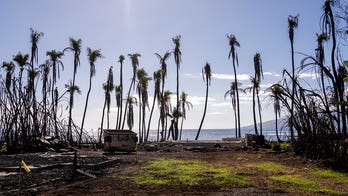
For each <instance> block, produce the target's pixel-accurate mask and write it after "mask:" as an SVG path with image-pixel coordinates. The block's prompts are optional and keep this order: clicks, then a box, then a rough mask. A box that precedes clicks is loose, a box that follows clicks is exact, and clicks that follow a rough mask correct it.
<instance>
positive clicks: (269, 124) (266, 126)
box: [241, 118, 287, 132]
mask: <svg viewBox="0 0 348 196" xmlns="http://www.w3.org/2000/svg"><path fill="white" fill-rule="evenodd" d="M286 121H287V119H286V118H281V119H278V130H279V131H280V130H281V128H282V127H283V126H284V124H285V123H286ZM257 125H258V128H259V126H260V125H259V123H258V124H257ZM241 130H242V131H245V132H249V131H252V132H253V131H254V125H253V124H252V125H249V126H245V127H241ZM262 130H263V131H270V130H271V131H275V120H269V121H265V122H262Z"/></svg>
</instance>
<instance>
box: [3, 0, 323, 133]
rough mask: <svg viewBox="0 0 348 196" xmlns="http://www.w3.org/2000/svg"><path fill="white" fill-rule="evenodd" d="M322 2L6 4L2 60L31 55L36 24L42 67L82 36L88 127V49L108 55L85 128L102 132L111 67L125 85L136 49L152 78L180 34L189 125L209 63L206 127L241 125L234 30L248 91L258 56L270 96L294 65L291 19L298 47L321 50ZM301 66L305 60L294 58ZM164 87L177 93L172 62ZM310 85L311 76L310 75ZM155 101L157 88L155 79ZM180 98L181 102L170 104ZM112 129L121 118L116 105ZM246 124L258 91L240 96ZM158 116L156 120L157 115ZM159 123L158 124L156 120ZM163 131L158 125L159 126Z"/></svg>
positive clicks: (22, 0) (41, 0) (77, 113)
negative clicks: (121, 60) (229, 94)
mask: <svg viewBox="0 0 348 196" xmlns="http://www.w3.org/2000/svg"><path fill="white" fill-rule="evenodd" d="M323 3H324V1H323V0H306V1H302V0H282V1H279V0H262V1H261V0H218V1H213V0H189V1H188V0H170V1H169V0H146V1H141V0H100V1H95V0H59V1H58V0H50V1H47V0H32V1H26V0H2V1H1V2H0V25H1V36H0V61H9V60H11V59H12V56H13V55H15V54H17V53H18V52H19V51H21V52H22V53H30V42H29V35H30V30H29V28H31V27H32V28H34V29H35V30H38V31H41V32H43V33H44V34H45V35H44V37H43V38H42V39H41V40H40V42H39V63H43V62H44V60H45V59H46V56H45V52H46V51H48V50H52V49H56V50H63V49H64V48H65V47H67V46H68V44H69V42H68V39H69V37H73V38H76V39H78V38H81V39H82V46H83V51H82V54H81V57H80V58H81V66H80V67H79V69H78V71H77V72H78V73H77V79H76V83H77V85H79V86H80V87H81V90H82V94H81V95H78V96H76V103H75V108H74V111H73V119H74V121H76V122H77V124H80V121H81V118H82V112H83V106H84V102H85V96H86V92H87V88H88V76H89V65H88V61H87V56H86V48H87V47H91V48H92V49H101V52H102V54H103V56H104V58H103V59H100V60H98V61H97V62H96V72H97V74H96V76H95V77H94V78H93V86H92V95H91V99H90V103H89V105H90V106H89V108H88V111H87V119H86V121H87V122H86V125H85V127H86V129H87V130H91V129H93V130H96V129H97V128H98V127H100V121H101V113H102V106H103V100H104V94H103V91H102V88H101V86H102V83H104V82H105V80H106V75H107V72H108V68H109V67H110V66H113V67H114V69H113V70H114V76H115V81H114V82H115V83H116V84H118V82H119V77H118V75H119V65H118V63H117V59H118V56H119V55H121V54H123V55H127V54H129V53H135V52H138V53H140V54H141V57H140V59H139V60H140V67H143V68H145V70H146V71H147V72H148V73H149V75H152V73H153V72H154V71H155V70H157V69H158V68H159V66H160V65H159V61H158V59H157V58H156V56H155V55H154V53H156V52H157V53H159V54H164V53H165V52H166V51H171V50H173V48H174V44H173V43H172V41H171V38H172V37H174V36H176V35H181V37H182V39H181V50H182V65H181V70H180V74H181V75H180V84H181V87H180V91H182V90H184V91H185V92H186V93H188V95H189V101H191V102H192V103H193V104H194V107H193V109H191V110H190V111H189V112H188V120H187V121H186V122H185V124H184V128H198V126H199V122H200V119H201V116H202V112H203V105H204V96H205V84H204V83H203V81H202V78H201V76H200V73H201V69H202V67H203V66H204V64H205V63H206V62H209V63H210V64H211V67H212V71H213V73H214V77H213V79H212V84H211V90H210V95H209V105H208V111H207V116H206V120H205V123H204V125H203V128H232V127H234V122H233V113H232V109H231V106H230V105H231V104H230V100H229V99H227V100H224V94H225V92H226V91H227V90H228V89H229V85H230V82H231V80H232V73H233V72H232V62H231V61H230V60H228V58H227V57H228V52H229V45H228V39H227V37H226V34H234V35H235V36H236V37H237V39H238V41H239V42H240V44H241V47H240V48H238V49H237V52H238V56H239V64H240V67H239V68H238V70H237V72H238V74H240V75H239V76H238V78H239V79H240V81H241V82H242V83H243V87H247V86H249V83H250V82H249V79H248V75H253V72H254V71H253V55H254V54H255V53H256V52H259V53H261V58H262V60H263V69H264V72H265V79H264V81H262V87H263V88H262V90H264V88H265V87H266V86H269V85H271V84H272V83H275V82H277V81H279V80H280V79H281V77H280V74H281V71H282V70H283V69H284V68H288V69H289V68H290V64H291V57H290V44H289V38H288V27H287V17H288V15H297V14H299V28H298V29H297V30H296V31H295V50H296V51H298V52H302V53H306V54H314V49H315V47H316V42H315V40H316V36H315V33H319V32H320V28H319V21H320V16H321V14H322V9H321V8H322V5H323ZM295 58H296V59H295V60H296V64H299V62H300V61H301V59H302V58H303V56H301V55H299V54H297V55H296V56H295ZM63 62H64V66H65V70H64V72H63V73H64V74H63V75H62V77H61V78H60V80H59V81H58V83H59V85H60V91H61V92H63V91H64V84H67V83H68V81H69V80H70V79H71V78H72V67H73V66H72V63H73V56H72V54H71V53H70V54H66V55H65V56H64V58H63ZM168 72H169V75H168V78H167V83H166V89H169V90H172V91H175V89H176V86H175V85H176V80H175V78H176V72H175V63H174V59H173V58H170V59H169V61H168ZM124 78H125V83H126V84H125V85H126V86H128V84H129V81H130V78H131V63H130V61H129V59H128V58H126V61H125V71H124ZM307 79H308V80H312V78H311V77H308V78H307ZM149 87H150V92H149V94H150V95H151V97H150V100H152V93H153V91H152V87H153V83H150V85H149ZM172 99H173V101H175V97H173V98H172ZM266 102H267V101H266V100H265V104H263V111H262V112H263V115H264V120H271V119H273V118H274V117H273V116H274V115H273V108H272V107H271V106H268V104H266ZM112 106H113V109H112V112H111V114H110V116H111V118H112V121H111V123H112V125H113V122H114V119H115V116H116V113H115V111H116V110H115V101H113V102H112ZM241 110H242V112H241V115H242V117H241V120H242V122H241V124H242V126H247V125H250V124H252V123H253V121H252V105H251V95H242V97H241ZM155 119H157V117H155ZM154 124H155V123H154ZM153 127H155V126H153Z"/></svg>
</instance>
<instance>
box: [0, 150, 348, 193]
mask: <svg viewBox="0 0 348 196" xmlns="http://www.w3.org/2000/svg"><path fill="white" fill-rule="evenodd" d="M159 158H171V159H172V158H174V159H183V160H185V159H190V160H195V159H196V160H202V161H206V162H207V163H212V164H219V165H226V166H229V167H232V168H233V167H236V168H237V167H238V168H241V166H248V165H250V164H257V163H260V162H275V163H279V164H282V165H284V166H286V167H287V168H296V169H298V170H302V169H306V168H312V167H319V168H320V167H323V166H324V165H323V164H322V163H321V162H318V161H311V160H308V159H305V158H302V157H299V156H295V155H293V154H292V153H275V152H272V151H271V150H264V149H262V150H258V151H253V150H250V149H249V150H245V149H244V150H242V149H240V150H232V151H219V152H188V151H184V152H136V153H133V154H112V155H106V154H103V152H101V151H89V150H88V151H86V150H80V151H78V152H77V163H78V166H77V168H79V169H80V171H83V173H85V174H81V173H76V174H75V175H74V173H73V172H72V171H73V169H72V168H73V160H74V153H73V152H66V153H53V152H46V153H31V154H17V155H0V160H1V161H0V195H14V194H17V195H293V194H294V193H292V192H286V191H285V192H284V191H279V189H277V188H275V187H277V185H275V184H271V185H270V184H269V183H267V182H266V177H265V175H266V174H265V172H263V171H256V172H255V171H251V170H254V169H253V168H251V167H244V169H246V170H250V171H246V173H247V174H248V176H247V177H248V178H249V179H250V181H251V182H252V184H251V185H250V186H248V187H235V188H231V189H228V190H221V189H217V188H215V187H211V186H206V185H200V186H178V185H173V186H167V185H166V186H163V185H139V184H137V183H136V182H135V181H134V180H132V178H127V176H133V175H134V173H135V172H136V171H138V170H139V169H140V168H142V167H144V166H145V165H146V163H148V162H149V161H153V160H157V159H159ZM21 159H23V160H24V161H25V162H26V163H27V165H29V167H30V168H31V170H32V171H31V172H30V173H29V174H27V173H25V172H24V171H22V172H21V173H20V174H19V173H18V170H19V163H20V160H21ZM248 168H249V169H248ZM73 176H74V177H73ZM345 186H346V185H342V184H332V185H331V186H330V188H336V189H337V190H341V191H343V193H348V186H347V187H345ZM299 194H300V195H301V194H302V195H306V193H296V195H299Z"/></svg>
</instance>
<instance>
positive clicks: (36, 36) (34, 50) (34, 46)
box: [28, 28, 44, 132]
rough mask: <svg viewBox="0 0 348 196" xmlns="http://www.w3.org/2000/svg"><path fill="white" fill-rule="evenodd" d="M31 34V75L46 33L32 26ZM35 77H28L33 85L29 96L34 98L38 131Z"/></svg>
mask: <svg viewBox="0 0 348 196" xmlns="http://www.w3.org/2000/svg"><path fill="white" fill-rule="evenodd" d="M30 31H31V34H30V42H31V58H30V70H29V72H30V73H29V75H31V76H33V74H34V73H35V72H36V71H35V68H34V62H35V63H38V51H39V49H38V43H39V40H40V38H41V37H42V36H43V35H44V34H43V33H42V32H38V31H35V30H33V29H32V28H30ZM34 80H35V77H28V83H29V84H30V85H32V88H28V89H30V90H31V91H29V97H31V98H32V108H33V123H34V130H35V131H36V132H38V131H39V123H38V119H37V103H36V94H35V87H34V83H35V81H34Z"/></svg>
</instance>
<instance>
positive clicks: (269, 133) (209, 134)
mask: <svg viewBox="0 0 348 196" xmlns="http://www.w3.org/2000/svg"><path fill="white" fill-rule="evenodd" d="M262 133H263V135H264V136H265V139H267V140H269V141H276V140H277V137H276V132H275V130H263V132H262ZM245 134H254V131H253V130H245V129H241V136H242V137H244V136H245ZM196 135H197V129H184V130H182V136H181V140H194V139H195V137H196ZM288 136H289V134H288V133H286V132H284V131H283V132H280V138H281V139H282V140H287V139H288ZM227 137H236V136H235V130H234V129H202V130H201V132H200V134H199V138H198V140H222V138H227ZM156 140H157V130H151V131H150V134H149V141H156Z"/></svg>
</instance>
